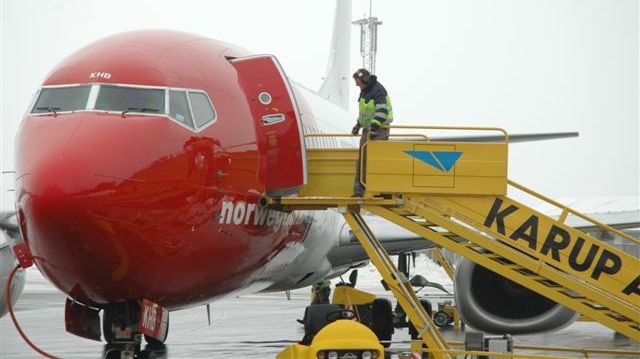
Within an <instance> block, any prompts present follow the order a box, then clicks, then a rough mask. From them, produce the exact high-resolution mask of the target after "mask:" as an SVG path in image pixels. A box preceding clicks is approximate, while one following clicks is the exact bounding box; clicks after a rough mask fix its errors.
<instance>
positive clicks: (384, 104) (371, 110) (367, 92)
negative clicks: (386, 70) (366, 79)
mask: <svg viewBox="0 0 640 359" xmlns="http://www.w3.org/2000/svg"><path fill="white" fill-rule="evenodd" d="M370 81H371V83H370V84H369V85H368V86H367V87H365V88H364V89H363V90H362V91H360V97H359V98H358V105H359V115H358V124H360V126H361V127H362V128H364V129H369V128H370V127H371V124H377V125H379V126H383V125H389V124H390V123H391V121H393V108H392V107H391V99H390V98H389V95H388V94H387V90H386V89H385V88H384V86H382V84H380V83H379V82H378V81H377V79H376V77H375V75H374V76H372V77H371V80H370Z"/></svg>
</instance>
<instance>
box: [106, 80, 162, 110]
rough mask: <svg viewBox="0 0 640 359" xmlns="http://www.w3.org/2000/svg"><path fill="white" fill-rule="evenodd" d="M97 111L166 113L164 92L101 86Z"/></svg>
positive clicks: (149, 89)
mask: <svg viewBox="0 0 640 359" xmlns="http://www.w3.org/2000/svg"><path fill="white" fill-rule="evenodd" d="M95 109H96V110H104V111H116V112H125V111H126V112H143V113H164V90H163V89H151V88H140V87H125V86H109V85H102V86H100V92H99V93H98V98H97V100H96V106H95Z"/></svg>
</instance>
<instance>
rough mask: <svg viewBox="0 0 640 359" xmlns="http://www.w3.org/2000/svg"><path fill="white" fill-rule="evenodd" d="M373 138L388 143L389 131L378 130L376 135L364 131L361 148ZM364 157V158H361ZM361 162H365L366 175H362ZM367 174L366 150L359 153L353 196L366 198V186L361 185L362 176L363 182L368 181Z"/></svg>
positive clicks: (386, 129) (361, 137)
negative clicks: (361, 177)
mask: <svg viewBox="0 0 640 359" xmlns="http://www.w3.org/2000/svg"><path fill="white" fill-rule="evenodd" d="M369 136H371V138H370V139H371V140H373V141H386V140H388V139H389V129H388V128H385V129H382V128H381V129H378V131H376V132H375V133H374V134H371V133H370V131H369V130H362V136H360V148H362V146H363V145H364V144H365V142H367V139H368V138H369ZM361 155H362V158H360V157H361ZM360 161H364V166H363V168H362V169H363V170H364V172H365V173H364V175H363V174H361V173H360ZM366 172H367V151H366V148H365V150H362V151H359V152H358V160H357V161H356V178H355V179H354V181H353V194H354V195H356V196H358V197H362V196H364V186H363V185H362V183H360V176H361V175H363V182H364V181H365V180H366Z"/></svg>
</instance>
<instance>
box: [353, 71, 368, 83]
mask: <svg viewBox="0 0 640 359" xmlns="http://www.w3.org/2000/svg"><path fill="white" fill-rule="evenodd" d="M353 78H354V79H360V80H362V82H363V83H365V84H367V83H369V81H370V80H371V73H370V72H369V71H368V70H367V69H358V70H357V71H356V72H354V73H353Z"/></svg>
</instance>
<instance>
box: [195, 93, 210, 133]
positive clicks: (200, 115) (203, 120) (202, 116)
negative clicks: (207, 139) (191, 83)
mask: <svg viewBox="0 0 640 359" xmlns="http://www.w3.org/2000/svg"><path fill="white" fill-rule="evenodd" d="M189 101H191V109H192V110H193V117H195V120H196V126H197V127H198V128H200V127H202V126H204V125H206V124H207V123H209V122H211V121H213V120H215V118H216V113H215V112H214V111H213V107H212V106H211V103H210V102H209V98H208V97H207V95H205V94H203V93H202V92H189Z"/></svg>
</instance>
